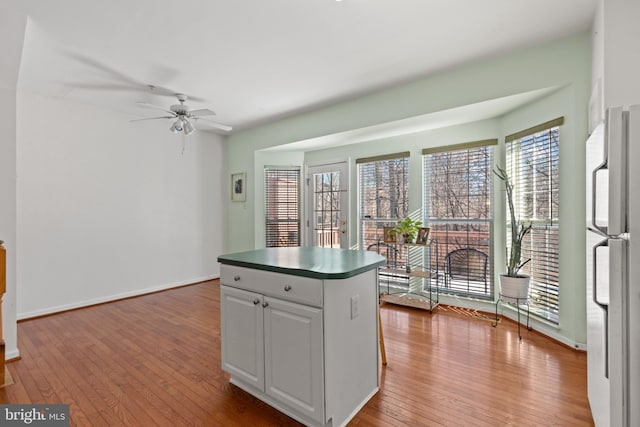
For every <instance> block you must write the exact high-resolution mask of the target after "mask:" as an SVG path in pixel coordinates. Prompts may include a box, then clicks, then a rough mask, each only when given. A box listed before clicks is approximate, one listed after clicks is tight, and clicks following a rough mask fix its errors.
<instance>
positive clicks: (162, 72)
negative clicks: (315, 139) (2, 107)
mask: <svg viewBox="0 0 640 427" xmlns="http://www.w3.org/2000/svg"><path fill="white" fill-rule="evenodd" d="M3 1H4V0H3ZM595 5H596V0H562V1H558V0H516V1H514V0H343V1H340V2H337V1H335V0H227V1H222V0H182V1H167V0H108V1H107V0H104V1H100V2H98V1H87V0H57V1H48V0H21V1H19V2H17V6H16V7H19V8H22V9H24V11H25V12H26V13H27V14H28V15H29V23H28V26H27V31H26V36H25V43H24V49H23V54H22V62H21V65H20V75H19V79H18V86H19V88H20V89H21V90H29V91H35V92H38V93H43V94H46V95H49V96H55V97H62V98H66V99H70V100H74V101H78V102H86V103H91V104H96V105H100V106H103V107H105V108H109V109H113V110H117V111H121V112H124V113H125V114H128V115H131V117H132V118H140V117H150V116H153V115H155V114H154V112H153V111H150V110H146V109H143V108H140V107H138V106H135V103H136V102H137V101H144V102H150V103H153V104H159V105H163V106H164V105H166V106H168V105H170V104H173V103H175V102H174V101H175V99H172V98H171V97H168V96H163V95H158V93H160V94H162V93H164V92H165V90H164V89H167V91H170V92H183V93H186V94H188V95H191V96H193V97H198V98H201V102H197V101H196V102H194V101H192V102H189V105H190V106H191V107H192V108H210V109H212V110H214V111H215V112H216V113H217V118H216V120H217V121H220V122H222V123H226V124H229V125H232V126H233V127H234V128H235V129H236V130H238V129H243V128H247V127H250V126H254V125H257V124H260V123H264V122H268V121H271V120H276V119H279V118H282V117H286V116H289V115H292V114H296V113H299V112H301V111H308V110H311V109H314V108H319V107H322V106H326V105H330V104H331V103H334V102H338V101H340V100H344V99H349V98H353V97H357V96H359V95H363V94H366V93H369V92H372V91H376V90H379V89H382V88H386V87H390V86H393V85H396V84H399V83H402V82H407V81H410V80H412V79H416V78H419V77H422V76H428V75H431V74H435V73H440V72H445V71H446V70H448V69H451V68H453V67H456V66H459V65H461V64H464V63H468V62H471V61H476V60H480V59H483V58H488V57H495V56H497V55H500V54H504V53H506V52H509V51H513V50H516V49H519V48H522V47H527V46H532V45H535V44H539V43H543V42H546V41H550V40H553V39H558V38H561V37H564V36H567V35H571V34H575V33H577V32H580V31H585V30H587V29H588V28H589V27H590V25H591V22H592V19H593V13H594V10H595ZM147 85H155V86H157V87H158V89H156V90H155V91H154V93H151V92H150V91H149V90H148V88H147Z"/></svg>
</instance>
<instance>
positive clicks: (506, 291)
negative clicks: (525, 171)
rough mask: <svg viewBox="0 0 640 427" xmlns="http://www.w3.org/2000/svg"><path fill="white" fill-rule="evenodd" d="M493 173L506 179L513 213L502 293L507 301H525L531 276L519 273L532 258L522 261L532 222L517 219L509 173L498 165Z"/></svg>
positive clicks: (502, 280)
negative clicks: (527, 222) (523, 242)
mask: <svg viewBox="0 0 640 427" xmlns="http://www.w3.org/2000/svg"><path fill="white" fill-rule="evenodd" d="M493 173H495V174H496V176H497V177H498V178H500V179H501V180H502V181H504V185H505V188H506V190H507V203H508V205H509V213H510V215H511V246H510V247H509V248H508V254H507V272H506V273H503V274H501V275H500V294H501V295H502V299H503V300H505V301H507V302H514V303H518V302H519V303H524V302H527V300H528V299H529V285H530V283H531V277H529V276H527V275H524V274H518V272H519V271H520V269H521V268H522V267H523V266H524V265H525V264H526V263H528V262H529V261H531V259H527V260H525V261H522V241H523V240H524V238H525V237H526V235H527V234H529V232H530V231H531V227H532V224H531V223H529V224H523V223H520V222H518V221H517V220H516V212H515V207H514V205H513V184H511V181H510V180H509V175H508V174H507V171H505V170H504V169H503V168H501V167H500V166H498V165H496V167H495V169H494V170H493Z"/></svg>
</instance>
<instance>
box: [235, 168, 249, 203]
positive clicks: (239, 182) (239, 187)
mask: <svg viewBox="0 0 640 427" xmlns="http://www.w3.org/2000/svg"><path fill="white" fill-rule="evenodd" d="M246 200H247V173H246V172H238V173H232V174H231V201H232V202H244V201H246Z"/></svg>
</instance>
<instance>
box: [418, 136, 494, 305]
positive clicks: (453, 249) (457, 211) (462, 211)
mask: <svg viewBox="0 0 640 427" xmlns="http://www.w3.org/2000/svg"><path fill="white" fill-rule="evenodd" d="M495 144H497V140H487V141H477V142H471V143H467V144H460V145H455V146H450V147H440V148H435V149H425V150H423V151H422V154H423V168H424V191H425V195H424V210H423V211H424V216H425V222H426V223H427V224H428V226H429V227H431V238H432V240H435V241H436V242H437V254H435V257H436V259H435V260H434V255H433V254H432V255H431V257H432V260H431V261H432V262H437V264H438V266H439V270H440V271H442V274H443V283H441V284H440V286H442V287H443V288H441V290H442V291H444V292H447V293H451V294H456V295H465V296H473V297H477V298H487V299H493V281H492V271H493V267H492V266H493V258H492V256H491V249H492V243H491V242H492V238H493V232H492V225H493V213H492V209H491V187H492V168H493V147H492V146H493V145H495Z"/></svg>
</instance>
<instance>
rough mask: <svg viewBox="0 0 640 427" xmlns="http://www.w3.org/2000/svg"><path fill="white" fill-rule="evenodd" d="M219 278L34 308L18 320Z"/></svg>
mask: <svg viewBox="0 0 640 427" xmlns="http://www.w3.org/2000/svg"><path fill="white" fill-rule="evenodd" d="M219 278H220V275H216V276H207V277H199V278H194V279H191V280H187V281H183V282H175V283H168V284H165V285H160V286H152V287H150V288H144V289H136V290H135V291H130V292H123V293H120V294H113V295H107V296H104V297H100V298H94V299H90V300H85V301H78V302H74V303H72V304H64V305H58V306H55V307H47V308H44V309H42V310H34V311H29V312H26V313H18V314H17V316H16V318H17V320H25V319H31V318H33V317H39V316H45V315H48V314H54V313H59V312H62V311H67V310H74V309H76V308H83V307H89V306H92V305H96V304H103V303H107V302H112V301H117V300H120V299H124V298H131V297H136V296H140V295H145V294H150V293H153V292H159V291H165V290H167V289H172V288H179V287H181V286H186V285H191V284H194V283H199V282H205V281H207V280H213V279H219Z"/></svg>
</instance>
